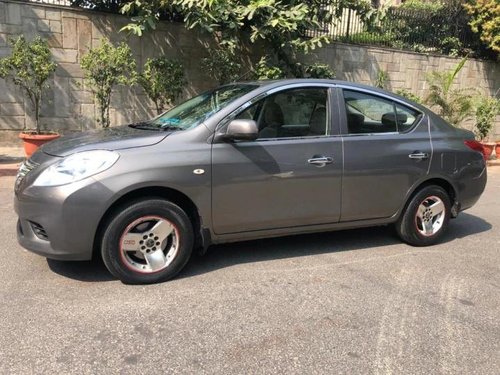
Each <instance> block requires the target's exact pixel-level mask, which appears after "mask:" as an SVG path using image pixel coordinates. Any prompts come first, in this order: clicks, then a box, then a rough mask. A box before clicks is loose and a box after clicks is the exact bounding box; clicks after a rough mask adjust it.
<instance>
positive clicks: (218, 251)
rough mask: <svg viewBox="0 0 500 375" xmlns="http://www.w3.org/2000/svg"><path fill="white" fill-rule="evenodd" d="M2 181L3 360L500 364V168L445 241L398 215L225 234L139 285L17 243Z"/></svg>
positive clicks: (238, 369) (221, 366)
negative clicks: (403, 230) (399, 224)
mask: <svg viewBox="0 0 500 375" xmlns="http://www.w3.org/2000/svg"><path fill="white" fill-rule="evenodd" d="M12 183H13V177H1V178H0V230H1V234H2V241H1V245H0V255H1V257H0V259H1V263H0V297H1V299H0V301H1V304H0V373H2V374H29V373H45V374H83V373H94V374H103V373H124V374H160V373H195V374H203V373H212V374H214V373H217V374H219V373H238V374H251V373H252V374H253V373H301V374H315V373H318V374H319V373H321V374H334V373H335V374H337V373H346V374H368V373H374V374H389V373H407V374H417V373H419V374H429V373H449V374H459V373H461V374H498V373H499V372H500V320H499V318H500V233H499V231H498V228H499V227H500V167H494V168H491V169H490V173H489V182H488V186H487V191H486V193H485V194H484V195H483V197H482V198H481V200H480V202H479V203H478V204H477V205H476V206H475V207H474V208H472V209H471V210H469V211H467V212H465V213H462V214H461V216H460V217H459V218H458V219H456V220H453V221H452V223H451V227H450V230H449V232H448V233H447V236H446V238H445V240H444V242H443V243H442V244H440V245H437V246H433V247H428V248H413V247H410V246H408V245H404V244H402V243H400V241H399V240H398V239H397V238H396V237H395V236H394V234H393V232H392V230H391V229H390V228H374V229H373V228H372V229H363V230H352V231H344V232H336V233H326V234H320V235H305V236H297V237H288V238H282V239H272V240H261V241H253V242H246V243H240V244H231V245H224V246H216V247H213V248H211V250H210V251H209V253H208V254H207V255H206V256H205V257H203V258H199V259H194V260H193V261H192V262H191V263H190V264H189V265H188V267H187V269H186V270H185V271H184V272H183V273H182V274H181V276H180V277H178V278H177V279H175V280H173V281H170V282H167V283H163V284H159V285H150V286H126V285H123V284H121V283H120V282H119V281H117V280H114V279H112V278H111V277H110V275H109V274H108V273H107V272H106V270H105V268H104V266H103V265H102V264H101V263H99V262H84V263H78V262H72V263H64V262H56V261H47V260H46V259H44V258H42V257H39V256H37V255H34V254H31V253H29V252H27V251H25V250H23V249H22V248H21V247H20V246H19V245H18V244H17V242H16V240H15V231H14V230H15V221H16V217H15V214H14V212H13V208H12V189H11V186H12Z"/></svg>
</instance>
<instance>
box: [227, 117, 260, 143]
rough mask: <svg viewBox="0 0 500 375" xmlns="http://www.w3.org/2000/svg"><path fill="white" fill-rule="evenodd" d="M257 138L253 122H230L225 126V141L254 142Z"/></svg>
mask: <svg viewBox="0 0 500 375" xmlns="http://www.w3.org/2000/svg"><path fill="white" fill-rule="evenodd" d="M258 137H259V130H258V128H257V123H256V122H255V121H254V120H245V119H241V120H232V121H231V122H230V123H229V125H228V126H227V130H226V134H225V135H224V139H225V140H230V141H255V140H256V139H257V138H258Z"/></svg>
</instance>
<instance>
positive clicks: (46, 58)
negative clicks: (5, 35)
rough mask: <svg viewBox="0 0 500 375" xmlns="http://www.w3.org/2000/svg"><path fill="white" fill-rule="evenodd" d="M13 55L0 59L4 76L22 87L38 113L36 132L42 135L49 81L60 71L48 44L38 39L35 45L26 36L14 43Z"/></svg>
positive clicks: (1, 74) (34, 42) (1, 71)
mask: <svg viewBox="0 0 500 375" xmlns="http://www.w3.org/2000/svg"><path fill="white" fill-rule="evenodd" d="M10 44H11V46H12V52H11V54H10V56H8V57H5V58H3V59H0V77H2V78H4V79H6V78H9V79H12V81H13V82H14V84H15V85H17V86H19V87H21V89H22V90H23V91H24V93H25V94H26V96H27V97H28V99H29V100H30V102H31V104H32V105H33V108H34V110H35V132H36V133H37V134H40V132H41V129H40V121H39V119H40V107H41V103H42V97H43V91H44V89H46V88H47V87H48V85H47V83H46V82H47V80H48V79H49V77H50V76H51V74H52V73H53V72H54V71H55V70H56V64H55V63H54V62H53V61H52V54H51V53H50V49H49V46H48V44H47V41H46V40H44V39H42V38H41V37H39V36H37V37H36V38H35V39H34V40H33V41H32V42H28V41H26V39H25V38H24V36H20V37H18V38H17V39H13V40H11V41H10Z"/></svg>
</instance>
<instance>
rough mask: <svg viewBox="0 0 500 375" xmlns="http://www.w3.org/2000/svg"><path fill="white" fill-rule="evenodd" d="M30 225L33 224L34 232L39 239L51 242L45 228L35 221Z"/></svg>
mask: <svg viewBox="0 0 500 375" xmlns="http://www.w3.org/2000/svg"><path fill="white" fill-rule="evenodd" d="M30 224H31V229H33V232H34V233H35V235H36V236H37V237H38V238H40V239H41V240H45V241H48V240H49V236H47V232H45V229H44V227H42V226H41V225H40V224H38V223H35V222H34V221H30Z"/></svg>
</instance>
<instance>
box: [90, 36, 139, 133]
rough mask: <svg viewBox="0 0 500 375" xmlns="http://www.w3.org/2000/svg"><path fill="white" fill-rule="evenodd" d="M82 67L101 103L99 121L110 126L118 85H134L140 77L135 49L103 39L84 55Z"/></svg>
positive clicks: (99, 103) (98, 101) (105, 126)
mask: <svg viewBox="0 0 500 375" xmlns="http://www.w3.org/2000/svg"><path fill="white" fill-rule="evenodd" d="M81 66H82V69H83V70H84V73H85V81H86V82H87V84H88V85H89V86H90V89H91V90H92V92H93V93H94V96H95V98H96V99H97V103H98V105H99V114H100V116H99V121H100V123H101V125H102V126H103V127H104V128H107V127H108V126H109V124H110V121H109V106H110V102H111V93H112V90H113V88H114V87H115V86H116V85H118V84H123V85H126V84H133V83H134V82H135V80H136V73H135V69H136V63H135V60H134V58H133V56H132V51H131V50H130V47H129V46H128V45H126V44H125V43H120V44H119V45H118V46H117V47H114V46H113V45H112V44H111V43H110V42H109V41H108V40H106V39H103V40H102V41H101V44H100V46H99V47H96V48H92V49H91V50H90V51H89V52H88V53H87V54H86V55H84V56H83V57H82V61H81Z"/></svg>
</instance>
